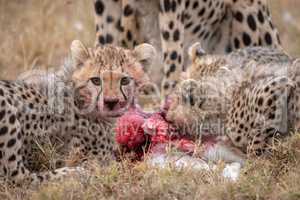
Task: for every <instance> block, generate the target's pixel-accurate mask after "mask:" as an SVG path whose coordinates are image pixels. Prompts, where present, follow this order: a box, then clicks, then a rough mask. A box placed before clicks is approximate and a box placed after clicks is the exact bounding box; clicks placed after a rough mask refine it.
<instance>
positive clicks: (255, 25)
mask: <svg viewBox="0 0 300 200" xmlns="http://www.w3.org/2000/svg"><path fill="white" fill-rule="evenodd" d="M227 10H228V14H229V15H230V20H231V23H230V27H229V29H230V34H228V37H229V38H223V39H224V41H227V42H228V44H226V45H225V46H226V47H225V48H226V49H224V50H223V52H225V53H229V52H231V51H232V50H235V49H239V48H244V47H247V46H269V47H273V48H282V47H281V44H280V39H279V34H278V31H277V30H276V28H275V27H274V25H273V24H272V19H271V16H270V13H269V10H268V5H267V2H266V1H265V2H260V1H239V2H236V3H231V4H230V5H228V9H227ZM224 28H225V27H224ZM221 44H223V43H222V42H221ZM219 47H220V48H224V46H223V47H222V46H221V45H219ZM220 52H222V50H220Z"/></svg>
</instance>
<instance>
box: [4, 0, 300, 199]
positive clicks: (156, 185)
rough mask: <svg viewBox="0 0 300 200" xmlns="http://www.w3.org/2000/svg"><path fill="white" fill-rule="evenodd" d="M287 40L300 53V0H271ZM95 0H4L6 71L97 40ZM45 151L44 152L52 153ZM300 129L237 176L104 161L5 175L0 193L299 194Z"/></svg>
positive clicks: (46, 61)
mask: <svg viewBox="0 0 300 200" xmlns="http://www.w3.org/2000/svg"><path fill="white" fill-rule="evenodd" d="M269 2H270V4H271V7H272V14H273V16H274V22H275V24H276V25H277V26H278V29H279V32H280V34H281V38H282V43H283V44H284V45H283V46H284V47H285V48H286V50H287V52H289V53H290V54H292V55H293V56H297V57H300V26H299V20H300V13H299V12H298V8H299V6H300V2H299V1H297V0H269ZM92 9H93V5H92V1H75V0H63V1H61V0H45V1H40V0H24V1H18V0H10V1H7V0H0V27H1V31H0V52H1V54H0V78H2V79H3V78H5V79H13V78H15V77H17V75H18V74H19V73H21V72H23V71H25V70H26V69H30V68H32V67H33V66H40V67H42V68H47V67H53V66H57V65H59V64H60V63H61V62H62V60H63V59H64V58H65V56H67V55H68V51H69V46H70V43H71V41H72V40H74V39H80V40H82V41H84V42H85V43H86V44H88V45H92V44H93V42H94V40H95V28H94V21H93V12H92ZM50 158H51V155H50V154H49V155H48V154H46V155H44V156H43V159H46V160H47V159H50ZM299 164H300V135H296V136H295V137H294V138H292V139H290V140H289V141H288V142H286V143H284V144H282V145H281V146H280V147H279V148H277V150H276V151H275V152H274V158H272V159H267V158H260V159H253V160H250V161H249V162H248V163H247V164H246V167H245V168H244V170H243V173H242V177H241V179H240V180H239V181H238V182H236V183H230V182H226V181H224V180H222V178H220V177H219V176H218V175H217V173H202V172H192V171H189V170H187V171H184V172H183V171H179V172H176V171H174V170H172V169H165V170H158V169H155V168H147V167H146V166H145V164H144V163H139V164H138V165H136V166H134V167H132V166H126V165H125V163H118V164H115V165H111V166H109V167H106V168H103V169H98V170H99V171H101V173H100V172H99V173H97V172H96V173H95V174H96V175H97V178H95V179H92V180H91V181H88V182H82V181H69V182H67V181H66V182H64V183H63V184H61V183H53V184H49V185H47V186H43V187H42V188H39V189H30V190H24V189H22V188H16V189H13V188H11V187H9V186H7V185H5V184H3V183H1V182H0V199H33V200H39V199H41V200H42V199H46V200H47V199H49V200H50V199H57V200H60V199H101V198H102V199H241V200H244V199H249V200H250V199H291V200H293V199H295V200H296V199H299V198H300V192H299V191H300V168H299Z"/></svg>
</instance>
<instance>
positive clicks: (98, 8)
mask: <svg viewBox="0 0 300 200" xmlns="http://www.w3.org/2000/svg"><path fill="white" fill-rule="evenodd" d="M94 7H95V13H96V17H95V19H96V30H97V41H96V43H98V44H102V45H104V44H118V45H125V46H127V47H131V48H132V47H134V46H135V45H136V44H139V43H142V42H145V41H146V42H149V43H151V44H153V45H154V46H156V47H157V49H162V50H161V51H162V54H161V55H163V57H162V58H161V60H163V65H164V70H163V83H162V91H163V94H168V93H169V91H170V90H172V88H174V87H175V86H176V84H177V82H178V79H179V76H180V73H181V71H184V70H185V68H186V67H185V66H186V65H187V64H188V62H187V59H186V55H185V54H184V52H186V50H187V47H188V46H190V45H191V44H192V43H194V42H196V41H199V42H200V43H201V44H202V46H203V48H204V49H205V50H206V52H208V53H218V54H224V53H229V52H231V51H233V50H235V49H239V48H243V47H248V46H269V47H274V48H277V47H278V48H280V39H279V35H278V31H277V30H276V28H275V26H274V24H273V22H272V20H271V15H270V12H269V9H268V5H267V1H266V0H153V1H146V0H139V1H138V0H117V1H115V0H107V1H104V0H95V1H94ZM159 63H161V61H159ZM157 71H159V73H157ZM161 74H162V73H161V72H160V70H159V69H156V74H155V77H161V76H160V75H161Z"/></svg>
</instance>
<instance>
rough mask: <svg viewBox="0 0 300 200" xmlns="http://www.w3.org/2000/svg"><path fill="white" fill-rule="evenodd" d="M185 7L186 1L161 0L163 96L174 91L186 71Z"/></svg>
mask: <svg viewBox="0 0 300 200" xmlns="http://www.w3.org/2000/svg"><path fill="white" fill-rule="evenodd" d="M184 6H185V5H184V1H163V0H160V13H159V26H160V32H161V42H162V50H163V53H164V79H163V82H162V94H163V96H166V95H168V94H169V93H170V92H171V91H172V89H173V88H174V87H175V86H176V84H177V82H178V80H179V77H180V73H181V72H182V71H183V70H184V66H183V41H184V23H183V19H184Z"/></svg>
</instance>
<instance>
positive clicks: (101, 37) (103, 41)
mask: <svg viewBox="0 0 300 200" xmlns="http://www.w3.org/2000/svg"><path fill="white" fill-rule="evenodd" d="M98 41H99V43H100V44H102V45H104V44H105V38H104V37H103V35H100V36H99V38H98ZM23 98H24V97H23ZM25 98H26V97H25ZM25 98H24V99H25Z"/></svg>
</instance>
